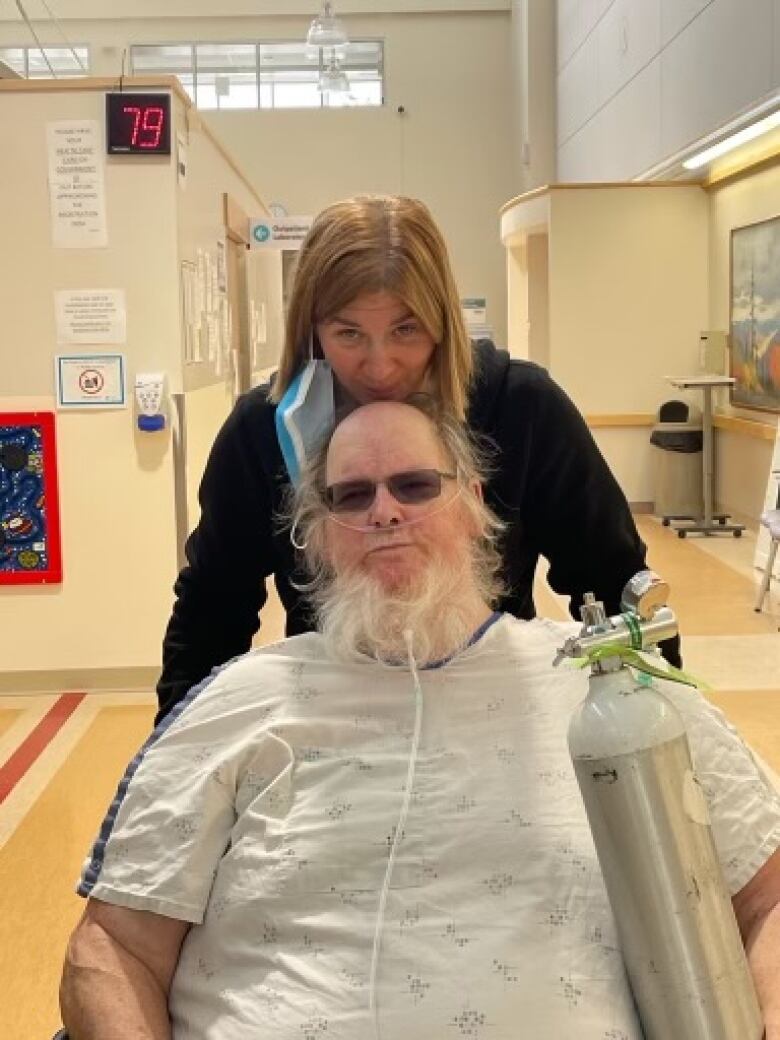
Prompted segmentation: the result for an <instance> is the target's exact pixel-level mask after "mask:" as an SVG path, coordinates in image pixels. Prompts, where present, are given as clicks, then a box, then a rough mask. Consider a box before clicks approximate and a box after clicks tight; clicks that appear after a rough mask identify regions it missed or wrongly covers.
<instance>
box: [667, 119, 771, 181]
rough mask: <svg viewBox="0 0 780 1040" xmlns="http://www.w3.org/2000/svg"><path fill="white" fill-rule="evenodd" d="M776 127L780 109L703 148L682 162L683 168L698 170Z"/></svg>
mask: <svg viewBox="0 0 780 1040" xmlns="http://www.w3.org/2000/svg"><path fill="white" fill-rule="evenodd" d="M777 126H780V109H778V110H777V111H776V112H772V113H771V114H770V115H768V116H764V117H763V119H759V120H758V122H756V123H751V124H750V126H746V127H744V129H742V130H739V131H738V132H737V133H735V134H731V135H730V136H729V137H725V138H724V139H723V140H722V141H718V143H717V144H713V145H711V146H710V147H709V148H705V149H704V151H701V152H697V153H696V155H692V156H691V157H690V159H685V160H683V166H684V167H685V168H686V170H698V169H699V167H701V166H706V165H707V163H710V162H712V160H713V159H718V158H720V156H721V155H725V154H726V153H727V152H730V151H733V149H734V148H739V146H740V145H742V144H746V143H747V142H748V141H752V140H754V139H755V138H756V137H760V136H761V135H762V134H765V133H767V132H768V131H769V130H773V129H774V128H775V127H777Z"/></svg>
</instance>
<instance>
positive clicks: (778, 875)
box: [733, 849, 780, 1040]
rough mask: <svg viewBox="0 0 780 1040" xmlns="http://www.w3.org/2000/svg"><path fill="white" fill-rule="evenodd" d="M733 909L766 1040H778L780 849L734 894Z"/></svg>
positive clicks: (779, 1007) (779, 1008)
mask: <svg viewBox="0 0 780 1040" xmlns="http://www.w3.org/2000/svg"><path fill="white" fill-rule="evenodd" d="M733 905H734V912H735V914H736V915H737V922H738V923H739V930H740V932H741V933H742V938H743V940H744V943H745V949H746V950H747V955H748V961H749V962H750V969H751V971H752V973H753V980H754V982H755V984H756V991H757V993H758V999H759V1003H760V1004H761V1011H762V1013H763V1016H764V1023H765V1026H766V1034H765V1035H766V1040H780V849H778V850H777V851H776V852H775V853H774V854H773V855H772V856H771V857H770V858H769V859H768V860H767V861H766V863H765V864H764V865H763V866H762V867H761V869H760V870H759V871H758V873H757V874H756V875H755V876H754V877H753V878H752V879H751V880H750V881H748V883H747V884H746V885H745V887H744V888H743V889H741V890H740V891H739V892H737V894H736V895H735V896H734V899H733Z"/></svg>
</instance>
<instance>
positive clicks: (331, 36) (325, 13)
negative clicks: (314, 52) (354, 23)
mask: <svg viewBox="0 0 780 1040" xmlns="http://www.w3.org/2000/svg"><path fill="white" fill-rule="evenodd" d="M348 43H349V37H348V36H347V30H346V29H345V28H344V26H343V25H342V23H341V22H340V21H339V20H338V18H337V17H336V16H335V14H334V13H333V4H332V3H330V0H323V4H322V10H321V11H320V13H319V14H318V15H317V17H316V18H314V19H313V21H312V23H311V25H310V26H309V32H308V33H307V35H306V45H307V46H308V47H346V45H347V44H348Z"/></svg>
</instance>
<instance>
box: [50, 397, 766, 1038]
mask: <svg viewBox="0 0 780 1040" xmlns="http://www.w3.org/2000/svg"><path fill="white" fill-rule="evenodd" d="M294 510H295V514H294V532H295V537H296V538H297V539H300V544H301V545H302V547H303V551H304V555H305V559H306V563H307V566H308V571H309V579H310V584H309V586H308V587H309V589H310V594H311V598H312V601H313V603H314V604H315V607H316V611H317V617H318V629H319V630H318V632H317V633H316V634H314V633H310V634H307V635H302V636H296V637H293V638H290V639H286V640H284V641H282V642H280V643H277V644H275V645H272V646H268V647H264V648H262V649H259V650H255V651H252V652H250V653H249V654H247V655H245V656H243V657H241V658H239V659H237V660H235V661H233V662H232V663H230V664H229V665H227V666H226V667H224V668H222V669H221V670H219V671H217V672H216V673H215V674H213V675H212V676H211V677H210V678H209V679H208V680H206V681H205V682H203V683H201V684H200V685H199V686H198V687H196V688H195V689H193V690H192V691H191V692H190V694H189V695H188V697H187V698H186V700H185V702H184V703H183V704H182V705H180V706H179V707H178V708H177V709H175V711H174V712H173V713H172V716H171V717H169V718H167V719H165V720H164V721H163V722H162V723H160V725H159V726H158V728H157V729H156V730H155V732H154V733H153V735H152V736H151V737H150V739H149V740H148V741H147V743H146V744H145V745H144V747H143V748H142V749H141V751H140V752H139V753H138V755H137V756H136V758H135V759H134V760H133V762H132V763H131V764H130V766H129V767H128V770H127V773H126V775H125V777H124V779H123V780H122V782H121V783H120V786H119V789H118V792H117V795H116V798H115V800H114V802H113V803H112V805H111V808H110V810H109V813H108V815H107V817H106V820H105V822H104V824H103V826H102V828H101V831H100V835H99V837H98V839H97V840H96V842H95V845H94V847H93V849H92V852H91V854H90V856H89V858H88V859H87V861H86V863H85V866H84V871H83V874H82V878H81V882H80V885H79V892H80V893H81V894H82V895H83V896H85V897H88V902H87V906H86V910H85V913H84V916H83V918H82V920H81V922H80V923H79V925H78V926H77V928H76V930H75V932H74V934H73V936H72V937H71V940H70V944H69V948H68V952H67V959H66V963H65V968H64V973H63V980H62V987H61V1005H62V1012H63V1020H64V1023H65V1026H66V1028H67V1029H68V1031H69V1033H70V1036H71V1040H131V1038H132V1040H164V1038H165V1040H170V1038H173V1040H185V1038H186V1040H239V1038H240V1040H248V1038H249V1037H252V1038H254V1040H266V1038H267V1040H272V1038H273V1040H336V1038H339V1040H342V1038H343V1040H366V1038H367V1037H369V1036H376V1037H378V1036H379V1035H380V1030H381V1036H382V1037H383V1038H385V1040H398V1038H401V1037H404V1038H406V1040H414V1038H423V1037H425V1038H426V1040H427V1038H432V1040H439V1038H444V1037H453V1038H457V1037H473V1038H484V1040H488V1038H489V1040H510V1038H516V1037H517V1036H518V1035H519V1033H518V1030H520V1031H521V1032H522V1033H523V1035H525V1033H526V1025H523V1023H525V1024H527V1031H528V1035H529V1036H534V1037H540V1038H563V1037H571V1036H575V1035H576V1036H577V1038H578V1040H604V1038H605V1037H610V1038H618V1040H639V1038H640V1037H641V1035H642V1032H641V1026H640V1024H639V1022H638V1020H637V1016H636V1012H635V1009H634V1005H633V1001H632V998H631V993H630V990H629V987H628V984H627V981H626V977H625V972H624V968H623V963H622V959H621V954H620V951H619V947H618V941H617V937H616V932H615V925H614V921H613V919H612V915H611V912H610V909H609V904H608V900H607V896H606V891H605V888H604V884H603V881H602V878H601V873H600V870H599V865H598V860H597V857H596V852H595V849H594V846H593V842H592V838H591V834H590V830H589V827H588V823H587V819H586V816H585V812H584V809H583V806H582V801H581V798H580V795H579V790H578V788H577V783H576V779H575V776H574V772H573V769H572V766H571V763H570V761H569V757H568V751H567V742H566V729H567V725H568V720H569V716H570V714H571V712H572V710H573V709H574V708H575V706H576V705H577V704H578V703H579V702H580V701H581V700H582V698H583V696H584V695H585V693H586V684H587V680H586V677H585V675H584V673H583V672H581V671H575V670H567V669H564V668H559V669H553V667H552V662H553V659H554V657H555V653H556V650H557V648H558V647H559V646H560V645H561V644H562V643H563V641H564V640H565V638H566V637H567V636H569V635H571V634H572V632H573V631H574V630H576V629H577V627H578V626H576V625H572V624H571V623H561V624H557V623H552V622H549V621H545V620H534V621H518V620H517V619H515V618H513V617H510V616H509V615H505V614H500V613H497V612H495V611H494V610H493V604H494V603H495V602H496V601H497V599H498V597H499V596H500V592H501V590H500V587H499V585H498V582H497V580H496V573H497V570H496V568H497V560H498V556H497V552H496V548H495V544H496V540H497V539H498V538H499V537H500V530H499V526H500V525H499V524H498V523H497V521H496V520H495V517H494V516H493V514H492V513H491V511H490V509H489V508H488V507H487V506H486V504H485V503H484V502H483V500H482V494H481V484H480V479H479V470H478V468H477V464H476V462H475V458H474V454H473V451H472V449H471V447H470V445H469V444H468V442H467V440H466V439H465V437H464V435H463V433H462V432H461V430H460V428H459V427H458V426H456V425H455V424H453V423H450V422H449V421H448V420H446V419H442V418H439V419H438V420H437V421H436V422H433V421H432V420H431V418H429V417H428V416H427V415H426V414H424V413H423V412H422V411H420V410H418V409H417V408H415V407H412V406H411V405H408V404H399V403H394V402H382V403H376V404H371V405H367V406H365V407H362V408H359V409H357V410H356V411H354V412H352V413H351V415H350V416H349V417H348V418H347V419H346V420H345V421H344V422H343V423H342V424H341V425H340V426H338V427H337V429H336V431H335V432H334V434H333V436H332V438H331V441H330V443H329V445H328V446H327V448H326V449H323V452H322V454H321V457H320V458H319V459H317V460H316V461H315V462H314V463H313V464H312V467H311V470H310V472H309V473H308V474H306V475H305V478H304V480H303V483H302V486H301V487H300V489H299V492H298V496H297V499H296V504H295V507H294ZM302 580H303V579H302ZM214 609H215V610H219V609H220V608H219V603H215V604H214ZM661 685H662V686H663V689H664V693H665V694H667V696H669V698H670V699H672V700H673V701H674V703H675V704H676V705H677V707H678V708H679V710H680V711H681V712H682V714H683V716H684V718H685V720H686V724H687V726H688V730H689V737H690V741H691V746H692V751H693V755H694V760H695V764H696V768H697V772H698V775H699V777H700V779H701V781H702V785H703V788H704V790H705V791H706V792H707V796H708V802H709V809H710V814H711V817H712V823H713V832H714V836H715V841H716V845H717V847H718V853H719V856H720V859H721V862H722V864H723V868H724V873H725V876H726V879H727V882H728V884H729V886H730V890H731V892H732V894H733V898H734V906H735V910H736V913H737V917H738V920H739V924H740V927H741V929H742V933H743V937H744V939H745V942H746V945H747V947H748V950H749V956H750V961H751V967H752V970H753V973H754V977H755V980H756V984H757V989H758V992H759V997H760V1000H761V1004H762V1009H763V1012H764V1017H765V1019H766V1022H767V1030H768V1032H767V1037H768V1038H769V1040H780V956H779V955H778V950H780V911H778V908H777V907H778V899H779V898H780V853H778V851H777V849H778V847H780V800H779V799H778V797H777V795H776V794H775V793H774V792H773V791H772V790H771V788H770V787H769V786H768V784H767V783H766V781H765V779H764V778H763V774H762V773H761V772H760V770H759V768H758V767H757V765H756V764H755V762H754V760H753V758H752V756H751V754H750V752H749V750H748V749H747V748H746V746H745V745H744V744H743V743H742V741H741V740H740V738H739V736H738V735H737V734H736V733H735V732H734V730H733V729H732V728H731V727H730V726H729V725H728V724H727V723H726V722H725V720H724V719H723V717H722V716H721V714H720V713H719V712H718V711H717V710H716V709H714V708H713V707H711V706H710V705H709V704H707V702H706V701H704V700H703V698H701V697H700V696H699V694H698V693H697V692H695V691H694V690H692V689H691V688H689V687H682V686H679V685H675V684H671V683H662V684H661Z"/></svg>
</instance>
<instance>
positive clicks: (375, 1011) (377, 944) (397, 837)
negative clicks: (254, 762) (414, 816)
mask: <svg viewBox="0 0 780 1040" xmlns="http://www.w3.org/2000/svg"><path fill="white" fill-rule="evenodd" d="M404 642H405V643H406V652H407V657H408V661H409V671H410V673H411V676H412V681H413V682H414V700H415V710H414V732H413V734H412V746H411V748H410V751H409V765H408V766H407V770H406V785H405V787H404V797H403V802H402V803H401V811H400V812H399V814H398V822H397V824H396V827H395V833H394V834H393V841H392V844H391V845H390V855H389V856H388V857H387V868H386V870H385V876H384V880H383V882H382V889H381V891H380V893H379V906H378V908H377V912H376V924H375V925H374V943H373V946H372V949H371V970H370V972H369V981H368V1010H369V1014H370V1015H371V1018H372V1021H373V1024H374V1036H375V1038H376V1040H380V1038H381V1033H380V1029H379V1004H378V1002H377V998H376V975H377V969H378V967H379V952H380V949H381V946H382V930H383V927H384V923H385V906H386V904H387V893H388V891H389V890H390V882H391V880H392V877H393V867H394V866H395V857H396V854H397V852H398V846H399V845H400V843H401V835H402V834H403V829H404V827H405V826H406V817H407V816H408V814H409V804H410V802H411V798H412V785H413V784H414V771H415V767H416V765H417V753H418V751H419V748H420V733H421V731H422V717H423V693H422V687H421V685H420V676H419V673H418V671H417V662H416V661H415V659H414V645H413V644H414V638H413V635H412V632H411V630H410V629H408V628H407V629H406V630H405V631H404Z"/></svg>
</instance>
